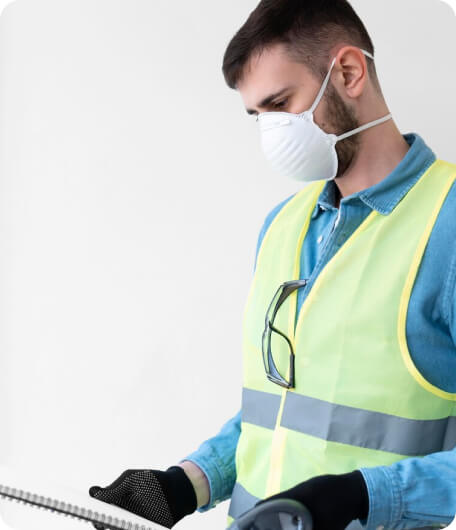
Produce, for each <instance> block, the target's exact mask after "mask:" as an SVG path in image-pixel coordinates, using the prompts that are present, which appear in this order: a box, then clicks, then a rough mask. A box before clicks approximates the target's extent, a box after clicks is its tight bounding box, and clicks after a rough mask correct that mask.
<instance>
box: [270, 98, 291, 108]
mask: <svg viewBox="0 0 456 530" xmlns="http://www.w3.org/2000/svg"><path fill="white" fill-rule="evenodd" d="M287 102H288V98H285V99H283V100H282V101H278V102H277V103H273V105H272V106H273V107H274V108H276V109H281V108H283V107H284V106H285V105H286V103H287Z"/></svg>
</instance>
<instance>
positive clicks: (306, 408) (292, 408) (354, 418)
mask: <svg viewBox="0 0 456 530" xmlns="http://www.w3.org/2000/svg"><path fill="white" fill-rule="evenodd" d="M455 422H456V418H455V417H449V418H441V419H437V420H412V419H409V418H402V417H399V416H393V415H390V414H384V413H382V412H376V411H371V410H364V409H358V408H355V407H348V406H346V405H338V404H334V403H330V402H328V401H323V400H321V399H316V398H312V397H309V396H303V395H301V394H296V393H294V392H287V395H286V398H285V404H284V408H283V415H282V419H281V425H282V426H283V427H286V428H287V429H293V430H295V431H299V432H302V433H305V434H310V435H312V436H316V437H318V438H323V439H324V440H329V441H332V442H339V443H344V444H350V445H356V446H359V447H366V448H368V449H377V450H380V451H388V452H390V453H398V454H401V455H406V456H421V455H427V454H429V453H435V452H437V451H441V450H442V448H443V447H444V445H445V446H447V447H453V446H454V445H456V439H455V437H456V425H455Z"/></svg>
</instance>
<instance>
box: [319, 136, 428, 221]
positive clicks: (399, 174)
mask: <svg viewBox="0 0 456 530" xmlns="http://www.w3.org/2000/svg"><path fill="white" fill-rule="evenodd" d="M403 138H404V140H405V141H406V142H407V143H408V144H409V145H410V149H409V150H408V151H407V153H406V154H405V156H404V158H403V159H402V160H401V161H400V162H399V164H398V165H397V166H396V167H395V168H394V169H393V171H392V172H391V173H390V174H389V175H387V176H386V177H385V178H384V179H383V180H381V181H380V182H377V184H374V185H373V186H371V187H370V188H366V189H364V190H361V191H358V192H356V193H353V194H352V195H350V196H349V197H350V199H352V198H354V197H359V198H360V199H361V200H362V201H363V202H364V203H365V204H367V206H369V207H370V208H371V209H374V210H377V211H378V212H379V213H381V214H383V215H388V214H389V213H391V212H392V211H393V210H394V208H395V206H396V205H397V204H398V203H399V201H400V200H401V199H402V198H403V197H404V195H405V194H406V193H407V192H408V191H409V189H410V188H411V187H412V186H413V185H414V184H415V183H416V182H417V181H418V179H419V178H420V176H421V175H422V174H423V173H424V172H425V171H426V170H427V169H428V167H429V166H430V165H431V164H432V163H433V162H434V161H435V160H436V158H437V157H436V155H435V153H434V152H433V151H432V149H431V148H430V147H429V146H428V145H427V144H426V143H425V142H424V140H423V138H422V137H421V136H420V135H419V134H417V133H407V134H404V135H403ZM336 193H339V192H338V190H337V189H336V183H335V182H334V180H328V181H327V182H326V184H325V186H324V188H323V190H322V191H321V193H320V196H319V197H318V201H317V204H316V205H315V209H314V211H313V213H312V218H314V217H316V216H317V215H318V212H319V210H320V209H321V210H327V209H330V208H335V204H336V200H335V199H336ZM343 199H346V197H344V198H343ZM343 199H342V200H343Z"/></svg>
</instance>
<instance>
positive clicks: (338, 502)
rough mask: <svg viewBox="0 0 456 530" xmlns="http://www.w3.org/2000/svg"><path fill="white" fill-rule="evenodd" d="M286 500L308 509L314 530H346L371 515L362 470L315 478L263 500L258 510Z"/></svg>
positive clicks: (259, 502)
mask: <svg viewBox="0 0 456 530" xmlns="http://www.w3.org/2000/svg"><path fill="white" fill-rule="evenodd" d="M283 498H287V499H295V500H297V501H299V502H301V503H302V504H304V506H305V507H306V508H308V509H309V511H310V513H311V515H312V518H313V530H344V529H345V528H346V527H347V525H348V524H349V523H350V522H351V521H353V520H354V519H366V518H367V514H368V511H369V496H368V492H367V486H366V482H365V481H364V477H363V475H362V473H361V471H359V470H355V471H351V472H350V473H344V474H342V475H320V476H318V477H313V478H311V479H309V480H306V481H305V482H301V483H300V484H297V485H296V486H294V487H293V488H290V489H288V490H285V491H281V492H280V493H277V494H276V495H272V496H271V497H268V498H266V499H262V500H261V501H258V502H257V503H256V504H255V506H258V505H259V504H262V503H263V502H267V501H268V500H272V499H283Z"/></svg>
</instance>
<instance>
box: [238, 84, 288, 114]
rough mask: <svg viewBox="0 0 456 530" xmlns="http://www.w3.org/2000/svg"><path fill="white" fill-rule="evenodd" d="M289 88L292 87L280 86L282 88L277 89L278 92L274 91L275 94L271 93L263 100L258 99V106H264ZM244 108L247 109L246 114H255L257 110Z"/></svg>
mask: <svg viewBox="0 0 456 530" xmlns="http://www.w3.org/2000/svg"><path fill="white" fill-rule="evenodd" d="M290 88H292V87H291V86H288V87H285V88H282V90H279V92H276V93H275V94H271V95H270V96H268V97H266V98H264V99H263V101H260V103H259V104H258V107H266V106H267V105H269V104H270V103H271V102H272V100H274V99H275V98H277V97H279V96H281V95H282V94H283V93H284V92H286V91H287V90H289V89H290ZM245 110H246V111H247V114H255V113H256V112H257V111H256V110H253V109H245Z"/></svg>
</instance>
